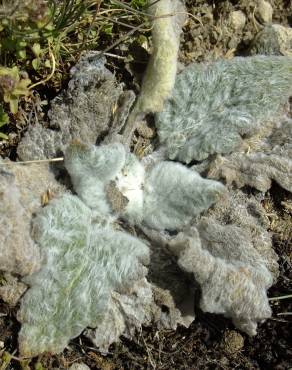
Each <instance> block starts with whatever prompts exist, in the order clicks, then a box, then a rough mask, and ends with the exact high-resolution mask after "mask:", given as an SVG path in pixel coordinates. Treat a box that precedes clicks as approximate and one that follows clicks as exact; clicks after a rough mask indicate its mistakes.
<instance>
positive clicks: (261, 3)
mask: <svg viewBox="0 0 292 370" xmlns="http://www.w3.org/2000/svg"><path fill="white" fill-rule="evenodd" d="M256 16H257V18H258V19H259V21H260V22H262V23H271V22H272V18H273V8H272V5H271V4H270V3H269V2H268V1H266V0H258V4H257V8H256Z"/></svg>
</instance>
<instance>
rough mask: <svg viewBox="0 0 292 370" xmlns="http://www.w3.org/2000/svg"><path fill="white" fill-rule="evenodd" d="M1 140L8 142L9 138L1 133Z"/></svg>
mask: <svg viewBox="0 0 292 370" xmlns="http://www.w3.org/2000/svg"><path fill="white" fill-rule="evenodd" d="M0 139H4V140H8V136H7V135H5V134H3V132H0Z"/></svg>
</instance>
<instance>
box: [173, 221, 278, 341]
mask: <svg viewBox="0 0 292 370" xmlns="http://www.w3.org/2000/svg"><path fill="white" fill-rule="evenodd" d="M197 227H198V230H196V229H193V230H192V231H191V232H190V233H188V234H186V233H180V234H178V236H177V237H176V238H174V239H173V240H172V241H171V242H170V243H169V246H170V249H171V250H172V251H173V252H174V253H175V254H176V255H177V256H178V264H179V266H180V267H181V268H182V269H183V270H185V271H186V272H188V273H193V274H194V278H195V280H196V281H197V282H198V283H199V284H200V287H201V290H202V298H201V302H200V306H201V308H202V310H203V311H205V312H211V313H217V314H224V315H225V316H226V317H230V318H232V320H233V322H234V324H235V325H236V326H237V327H238V328H239V329H241V330H243V331H244V332H246V333H247V334H249V335H255V334H256V328H257V322H258V321H261V320H264V319H266V318H269V317H270V316H271V308H270V306H269V302H268V298H267V289H268V288H269V287H270V286H271V285H272V282H273V278H272V274H271V273H270V271H269V270H268V269H267V266H266V262H265V260H264V259H263V258H262V257H261V255H260V254H259V253H258V252H257V251H256V249H255V248H254V247H253V245H252V240H251V238H250V236H249V235H248V233H247V232H245V231H244V230H241V229H240V228H238V227H236V226H234V225H227V226H222V225H220V224H219V223H217V222H216V221H214V220H212V219H202V220H201V221H200V223H199V224H198V226H197Z"/></svg>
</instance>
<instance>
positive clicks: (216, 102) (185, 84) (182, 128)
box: [156, 56, 292, 163]
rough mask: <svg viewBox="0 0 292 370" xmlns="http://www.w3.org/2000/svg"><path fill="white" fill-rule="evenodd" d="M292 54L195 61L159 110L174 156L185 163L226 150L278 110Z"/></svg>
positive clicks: (290, 80) (287, 88)
mask: <svg viewBox="0 0 292 370" xmlns="http://www.w3.org/2000/svg"><path fill="white" fill-rule="evenodd" d="M291 72H292V58H290V57H277V56H269V57H267V56H255V57H249V58H234V59H232V60H222V61H218V62H216V63H214V64H210V65H202V64H192V65H190V66H189V67H187V68H186V69H185V70H184V71H183V72H182V73H181V74H180V75H178V77H177V80H176V83H175V87H174V91H173V96H172V98H171V99H170V100H169V101H168V102H167V103H166V105H165V109H164V111H163V112H161V113H157V115H156V126H157V128H158V134H159V137H160V141H161V143H163V144H165V145H166V147H167V150H168V157H169V158H170V159H178V160H180V161H182V162H185V163H190V162H191V161H192V160H199V161H200V160H204V159H206V158H208V157H209V156H210V155H212V154H227V153H231V152H232V151H233V150H234V149H235V148H237V147H238V146H239V145H240V144H241V141H242V137H243V136H251V135H253V134H254V133H256V132H257V130H259V129H260V128H261V126H262V125H263V124H265V123H266V121H267V120H270V119H273V118H275V116H277V114H278V111H279V109H280V107H281V106H282V105H283V104H285V103H286V102H287V100H288V98H289V95H290V94H291V91H292V90H291V86H292V73H291Z"/></svg>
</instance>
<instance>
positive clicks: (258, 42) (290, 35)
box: [249, 24, 292, 56]
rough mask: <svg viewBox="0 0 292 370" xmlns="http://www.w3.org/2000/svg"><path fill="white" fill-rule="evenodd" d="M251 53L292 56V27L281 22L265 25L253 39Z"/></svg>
mask: <svg viewBox="0 0 292 370" xmlns="http://www.w3.org/2000/svg"><path fill="white" fill-rule="evenodd" d="M249 54H250V55H255V54H262V55H287V56H292V28H290V27H284V26H282V25H280V24H272V25H267V26H265V27H264V29H263V30H262V31H260V32H259V33H258V34H257V36H256V37H255V39H254V40H253V41H252V43H251V47H250V50H249Z"/></svg>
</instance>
